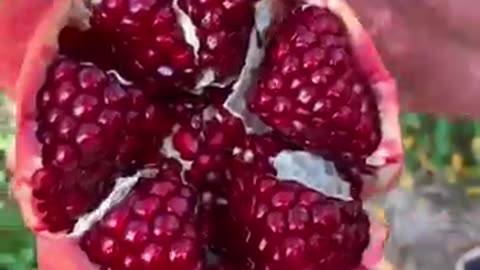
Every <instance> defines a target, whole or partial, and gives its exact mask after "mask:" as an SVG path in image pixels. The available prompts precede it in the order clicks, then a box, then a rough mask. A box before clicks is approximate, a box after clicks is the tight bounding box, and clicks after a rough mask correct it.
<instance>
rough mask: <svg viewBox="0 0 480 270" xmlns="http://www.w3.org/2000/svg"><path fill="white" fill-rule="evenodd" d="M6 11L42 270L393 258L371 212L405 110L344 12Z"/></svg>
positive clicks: (5, 80)
mask: <svg viewBox="0 0 480 270" xmlns="http://www.w3.org/2000/svg"><path fill="white" fill-rule="evenodd" d="M0 5H2V4H0ZM4 6H5V8H4V10H5V14H6V15H2V16H0V40H2V41H5V42H3V43H2V46H0V55H1V56H5V57H4V59H5V61H3V62H2V63H0V89H3V88H5V89H8V92H7V93H8V95H9V96H10V97H11V98H12V99H14V101H15V102H16V108H17V110H16V117H17V127H18V130H17V136H16V146H15V147H16V149H15V159H16V160H15V162H14V163H15V164H14V167H15V168H14V182H13V184H12V190H13V193H14V195H15V197H16V199H17V201H18V203H19V205H20V207H21V210H22V214H23V217H24V220H25V223H26V225H27V226H28V227H30V228H31V229H32V232H33V233H35V234H36V236H37V240H38V242H37V243H38V253H39V268H40V269H41V270H56V269H62V270H76V269H78V270H80V269H81V270H88V269H109V270H124V269H135V270H137V269H138V270H148V269H163V268H165V269H167V268H169V269H170V268H171V269H179V270H183V269H185V270H200V269H201V270H203V269H238V270H243V269H245V270H246V269H250V270H268V269H280V270H281V269H292V268H301V269H320V268H321V269H345V270H353V269H362V267H363V268H364V267H367V268H370V269H371V267H373V265H374V263H375V261H378V252H379V250H380V251H381V248H379V247H381V244H379V242H380V243H381V242H382V241H383V240H384V239H383V238H382V237H379V238H381V239H377V238H372V241H370V235H371V233H372V232H371V227H370V224H371V223H372V222H371V221H369V218H368V215H367V213H366V212H365V211H364V210H363V209H362V206H363V203H364V201H365V199H368V197H369V196H370V195H372V194H376V193H379V192H382V191H385V190H387V189H389V188H390V187H392V185H393V184H395V181H396V180H397V178H398V175H399V173H400V171H401V167H402V149H401V143H400V132H399V127H398V119H397V116H398V105H397V100H396V92H395V86H394V84H393V80H392V79H391V77H390V76H389V74H388V72H387V71H386V70H385V69H384V68H383V66H382V64H381V62H380V59H378V57H377V54H376V52H375V49H374V47H373V45H372V43H371V41H370V40H369V38H368V36H367V35H366V34H365V32H364V31H363V30H362V27H361V26H360V24H359V23H358V21H357V20H356V19H355V15H354V14H353V12H352V11H351V10H350V9H349V8H348V6H347V5H346V4H345V3H344V2H343V1H341V0H330V1H318V2H315V1H310V2H302V1H300V0H298V1H284V2H283V1H277V2H275V4H274V5H273V2H272V1H270V0H259V1H253V0H252V1H250V0H235V1H232V0H212V1H195V0H178V1H177V0H162V1H161V0H91V1H83V0H68V1H65V0H48V1H24V0H21V1H14V2H12V3H9V4H8V5H6V4H4ZM2 7H3V6H2ZM30 14H32V16H29V15H30ZM18 22H22V23H20V24H19V23H18ZM13 25H15V26H18V27H17V28H18V30H16V31H17V32H16V33H15V34H13V33H11V29H13V28H12V26H13ZM7 37H8V38H7ZM307 99H308V100H307ZM372 224H374V225H375V223H372ZM372 228H374V227H372ZM369 243H370V245H369ZM56 252H62V254H64V255H63V256H62V258H52V256H51V254H54V253H56ZM372 253H375V254H373V255H372ZM362 258H363V264H364V265H362ZM372 258H374V259H372Z"/></svg>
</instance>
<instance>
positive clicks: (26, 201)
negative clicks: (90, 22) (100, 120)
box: [0, 0, 88, 232]
mask: <svg viewBox="0 0 480 270" xmlns="http://www.w3.org/2000/svg"><path fill="white" fill-rule="evenodd" d="M4 3H5V2H3V3H0V5H3V4H4ZM40 3H43V4H40ZM82 3H83V2H82V1H80V0H69V1H65V0H50V1H26V0H23V1H14V2H12V4H13V5H12V7H10V3H9V5H8V6H9V9H10V8H11V9H12V12H13V14H12V15H9V16H12V17H7V18H6V19H7V22H8V23H7V24H6V25H7V27H8V25H10V26H12V24H14V25H15V22H17V23H18V21H22V20H24V18H26V17H29V16H30V13H31V14H32V16H33V14H35V15H34V16H33V17H34V20H32V21H29V22H30V23H31V24H32V25H31V28H30V27H26V29H25V30H24V31H25V33H24V34H25V35H22V36H21V37H19V39H20V40H19V41H18V42H20V44H21V45H20V47H23V49H22V50H20V51H15V52H16V53H18V55H17V58H15V59H11V61H10V63H9V64H8V66H6V65H5V66H2V67H0V70H1V68H6V69H8V70H10V72H7V75H5V77H3V76H2V77H1V78H0V83H2V86H3V85H4V86H5V87H8V89H10V90H9V92H8V93H9V96H10V97H12V98H13V99H14V100H15V102H16V125H17V134H16V141H15V162H14V164H15V165H14V166H15V167H14V182H13V184H12V185H13V188H12V189H13V194H14V196H15V197H16V199H17V201H18V202H19V205H20V208H21V212H22V216H23V218H24V221H25V223H26V225H27V226H28V227H30V228H31V229H32V230H34V231H38V232H41V231H43V230H45V229H46V227H45V224H43V223H42V221H41V220H40V219H39V216H40V213H39V212H38V211H37V209H36V206H35V200H34V199H33V197H32V194H31V184H30V181H31V180H30V179H31V176H32V174H33V173H34V172H35V171H36V170H37V169H38V168H39V167H40V166H41V157H40V156H41V147H40V145H39V143H38V141H37V139H36V137H35V130H36V125H37V123H36V104H35V102H36V95H37V92H38V90H39V89H40V87H41V85H42V84H43V82H44V80H45V73H46V70H47V67H48V65H49V64H50V62H51V61H52V60H53V58H54V57H55V55H56V54H57V51H58V44H57V40H58V39H57V37H58V34H59V31H60V29H62V28H63V27H64V26H65V25H67V24H69V23H75V24H77V25H81V24H83V22H84V21H85V20H84V18H88V16H87V15H88V12H87V11H86V8H85V7H84V6H83V4H82ZM31 6H34V7H37V8H38V9H30V7H31ZM25 12H27V13H25ZM37 13H38V15H37ZM20 18H21V19H20ZM27 22H28V20H27ZM22 25H23V24H22ZM3 26H5V25H2V27H1V29H0V37H2V36H3V35H4V34H5V35H6V37H14V36H15V35H13V34H9V33H8V32H5V31H4V29H3ZM27 29H28V31H27ZM14 40H15V39H14ZM10 42H15V41H9V42H7V47H8V44H9V43H10ZM3 49H4V47H3V46H2V51H0V54H2V53H3ZM0 74H1V72H0ZM2 75H3V74H2Z"/></svg>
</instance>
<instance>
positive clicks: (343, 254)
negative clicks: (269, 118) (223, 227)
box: [226, 137, 369, 270]
mask: <svg viewBox="0 0 480 270" xmlns="http://www.w3.org/2000/svg"><path fill="white" fill-rule="evenodd" d="M260 139H261V137H256V138H255V137H253V138H248V139H247V141H249V142H250V143H249V145H255V142H260V141H259V140H260ZM260 145H263V144H260ZM260 145H259V146H260ZM264 150H265V149H261V148H259V147H239V148H237V150H236V151H235V156H234V158H233V160H232V163H231V165H230V167H229V174H230V175H231V178H232V179H231V189H230V193H229V202H230V212H229V213H230V219H229V222H230V223H229V225H228V226H229V228H228V229H230V230H231V231H230V235H232V237H231V238H229V239H228V240H227V248H226V250H227V251H226V253H227V257H229V258H230V259H231V260H233V261H235V262H236V263H237V264H239V265H244V266H248V267H249V269H255V270H260V269H279V270H283V269H285V270H287V269H332V270H334V269H335V270H336V269H345V270H347V269H354V268H355V267H357V266H359V264H360V261H361V259H362V256H361V254H362V253H363V251H364V250H365V249H366V247H367V246H368V243H369V220H368V216H367V214H366V213H365V212H364V211H363V209H362V204H361V202H360V201H342V200H340V199H336V198H332V197H328V196H326V195H324V194H322V193H320V192H317V191H315V190H313V189H310V188H307V187H305V186H303V185H302V184H300V183H299V182H298V181H290V180H279V179H278V178H276V177H275V175H276V172H275V169H274V168H273V167H272V166H269V162H268V160H269V158H270V157H271V155H272V154H274V153H275V152H276V151H275V150H273V151H264ZM319 177H321V176H319Z"/></svg>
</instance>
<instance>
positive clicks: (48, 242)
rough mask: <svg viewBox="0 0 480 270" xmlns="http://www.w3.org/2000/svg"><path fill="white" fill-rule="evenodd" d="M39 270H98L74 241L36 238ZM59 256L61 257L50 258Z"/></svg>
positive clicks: (43, 237)
mask: <svg viewBox="0 0 480 270" xmlns="http://www.w3.org/2000/svg"><path fill="white" fill-rule="evenodd" d="M36 239H37V253H38V269H39V270H98V267H97V266H94V265H93V264H92V263H91V262H90V260H89V259H88V257H87V255H86V253H85V252H83V251H82V250H81V249H80V247H79V246H78V244H77V242H76V241H75V240H74V239H68V238H63V239H52V238H50V237H45V236H37V238H36ZM54 254H61V255H62V256H52V255H54Z"/></svg>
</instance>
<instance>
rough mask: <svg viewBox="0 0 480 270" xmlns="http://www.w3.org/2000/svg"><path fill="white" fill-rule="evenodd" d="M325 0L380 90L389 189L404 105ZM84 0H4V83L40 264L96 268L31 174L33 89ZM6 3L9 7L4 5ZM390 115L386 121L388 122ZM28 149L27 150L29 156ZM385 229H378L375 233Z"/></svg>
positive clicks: (17, 176)
mask: <svg viewBox="0 0 480 270" xmlns="http://www.w3.org/2000/svg"><path fill="white" fill-rule="evenodd" d="M314 1H317V3H312V4H320V5H327V6H328V7H329V8H330V9H331V10H332V11H334V12H335V13H337V14H338V15H339V16H341V17H342V18H343V20H344V21H345V23H346V24H347V26H348V28H349V30H350V33H351V38H352V40H353V44H355V45H356V46H357V47H355V48H354V50H355V53H356V55H357V57H358V58H359V59H360V63H362V65H363V69H364V70H365V72H366V74H368V75H369V77H370V80H371V81H372V83H373V84H374V86H375V87H374V89H375V93H376V95H377V97H378V101H379V106H380V111H381V117H382V131H383V135H384V138H383V140H382V142H381V144H380V146H379V148H378V149H377V151H375V153H374V154H373V155H372V159H373V160H374V161H375V164H376V165H377V170H376V175H374V176H372V177H369V178H368V179H367V180H366V181H367V186H366V190H365V194H364V196H365V197H368V196H371V195H373V194H377V193H380V192H384V191H386V190H388V189H390V188H391V187H393V186H394V185H395V183H396V182H397V180H398V177H399V175H400V173H401V171H402V168H403V152H402V147H401V137H400V126H399V122H398V114H399V106H398V99H397V95H396V87H395V84H394V82H393V79H392V78H391V76H390V75H389V74H388V72H387V71H386V69H385V67H384V66H383V64H382V62H381V60H380V58H379V56H378V53H377V52H376V50H375V47H374V46H373V42H372V41H371V39H370V38H369V36H368V35H367V34H366V32H365V31H364V30H363V28H362V27H361V25H360V23H359V22H358V20H357V19H356V17H355V15H354V13H353V12H352V10H351V9H350V8H349V7H348V6H347V4H346V3H345V2H344V1H343V0H314ZM80 2H81V0H11V1H7V0H0V10H2V11H3V12H2V14H0V44H2V47H1V48H0V59H2V61H0V89H4V90H5V89H10V91H7V94H8V95H9V96H10V97H11V98H12V99H14V100H15V101H16V113H17V114H16V116H17V127H18V130H17V137H16V146H15V151H16V153H15V157H16V158H15V161H14V165H13V166H14V184H13V191H14V195H15V197H16V199H17V200H18V202H19V205H20V207H21V210H22V213H23V217H24V220H25V223H26V224H27V226H29V227H30V228H32V230H34V231H35V232H36V234H37V240H38V241H37V248H38V265H39V270H93V269H97V268H96V267H95V266H94V265H92V264H91V263H90V262H89V261H88V259H87V257H86V255H85V254H84V253H83V252H82V251H81V250H80V248H79V247H78V246H77V244H76V241H75V240H74V239H66V238H65V237H63V236H62V235H61V234H58V235H51V234H48V233H46V232H45V231H44V229H45V228H44V224H42V223H41V222H40V221H39V220H38V219H37V218H36V216H37V213H36V210H35V209H36V208H35V202H34V200H33V198H32V196H31V188H30V183H29V181H30V180H29V179H30V177H31V174H32V173H33V172H34V171H35V170H36V168H38V167H39V166H40V161H41V160H40V158H39V153H40V152H39V150H40V146H39V144H38V143H37V141H36V139H35V137H34V134H33V132H32V130H34V129H35V96H36V93H37V91H38V89H39V88H40V86H41V84H42V82H43V79H44V74H43V71H45V70H46V67H47V65H48V63H49V62H50V61H51V59H52V58H53V57H54V55H55V54H56V52H57V44H56V37H57V36H58V31H59V29H61V27H63V26H64V25H65V24H67V22H69V21H72V19H75V21H76V22H79V21H80V22H81V19H82V15H87V14H86V13H85V12H84V11H85V10H84V9H82V5H81V4H79V3H80ZM5 11H6V12H5ZM387 123H388V125H387ZM23 157H28V158H27V159H24V158H23ZM372 230H373V231H372V233H373V234H372V243H371V245H370V247H369V249H368V250H367V252H365V254H364V264H363V269H365V268H366V269H374V265H375V264H376V263H378V262H379V261H380V259H381V257H382V250H383V242H384V239H385V233H384V232H385V231H386V229H385V228H384V227H378V226H377V227H376V226H372ZM379 232H380V236H381V237H375V235H377V233H379Z"/></svg>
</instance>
